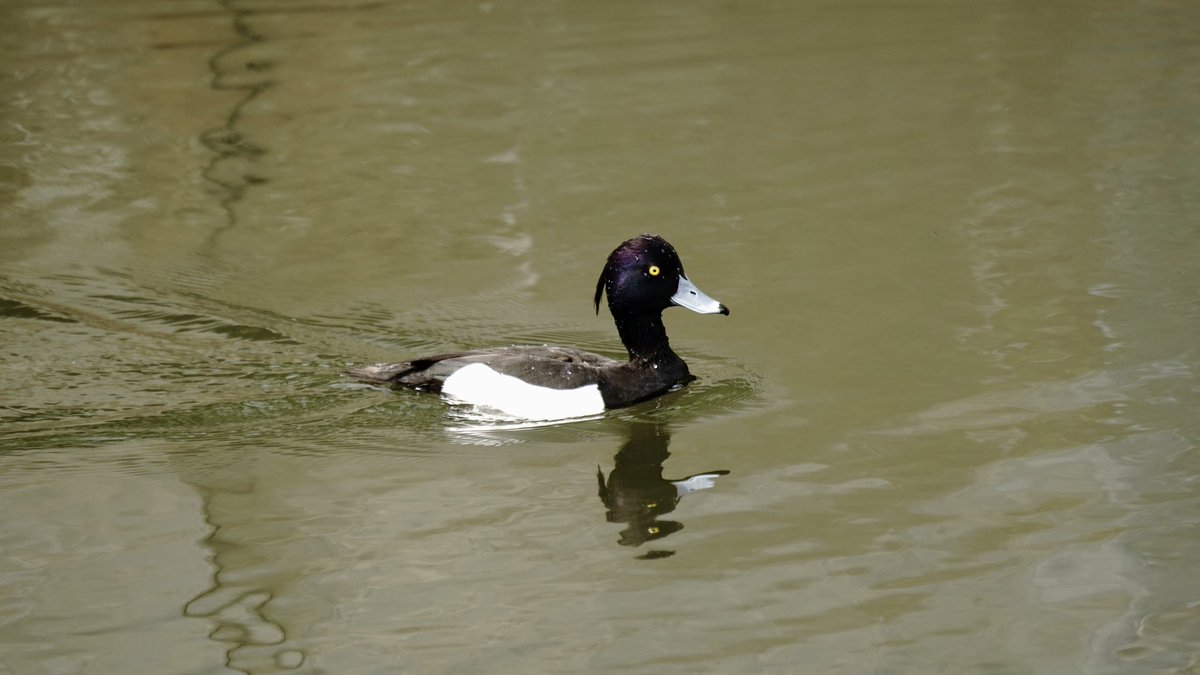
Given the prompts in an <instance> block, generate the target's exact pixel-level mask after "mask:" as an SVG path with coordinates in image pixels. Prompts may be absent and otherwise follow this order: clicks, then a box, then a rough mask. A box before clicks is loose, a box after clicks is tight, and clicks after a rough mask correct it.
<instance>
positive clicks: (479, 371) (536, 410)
mask: <svg viewBox="0 0 1200 675" xmlns="http://www.w3.org/2000/svg"><path fill="white" fill-rule="evenodd" d="M442 395H443V396H445V397H447V398H449V399H451V401H452V402H456V403H470V404H472V405H479V406H486V407H488V408H493V409H495V410H499V411H500V412H502V413H505V414H508V415H512V416H513V417H520V418H522V419H527V420H558V419H567V418H570V417H584V416H586V415H596V414H598V413H602V412H604V399H603V398H602V397H601V396H600V388H599V387H597V386H596V385H594V384H589V385H585V386H582V387H579V388H577V389H551V388H549V387H539V386H537V385H533V384H529V383H528V382H525V381H523V380H520V379H518V378H515V377H513V376H511V375H504V374H503V373H498V372H496V371H494V370H492V369H491V368H489V367H488V366H486V365H484V364H482V363H472V364H470V365H467V366H463V367H462V368H459V369H458V370H456V371H454V372H453V373H452V374H451V375H450V377H447V378H446V381H445V382H443V383H442Z"/></svg>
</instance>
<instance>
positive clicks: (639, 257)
mask: <svg viewBox="0 0 1200 675" xmlns="http://www.w3.org/2000/svg"><path fill="white" fill-rule="evenodd" d="M603 293H608V309H609V311H610V312H612V314H613V316H614V317H616V316H619V315H630V314H641V313H651V314H658V313H660V312H662V310H664V309H667V308H668V307H671V306H673V305H678V306H680V307H687V308H688V309H690V310H692V311H693V312H699V313H700V314H726V315H728V314H729V310H728V309H727V308H726V307H725V305H722V304H721V303H719V302H717V301H716V300H713V299H712V298H710V297H708V296H707V295H705V294H704V293H702V292H700V289H698V288H696V287H695V286H694V285H693V284H692V282H691V281H688V278H687V275H685V274H684V273H683V262H682V261H681V260H680V259H679V254H678V253H676V252H675V248H674V247H673V246H671V245H670V244H668V243H667V240H666V239H663V238H662V237H659V236H657V235H652V234H643V235H642V236H640V237H634V238H633V239H630V240H629V241H626V242H625V243H623V244H621V245H620V246H618V247H617V248H616V249H615V250H614V251H613V252H612V253H611V254H609V256H608V262H607V263H605V265H604V271H603V272H601V273H600V280H599V281H597V282H596V297H595V299H594V302H595V305H596V313H599V312H600V296H601V294H603Z"/></svg>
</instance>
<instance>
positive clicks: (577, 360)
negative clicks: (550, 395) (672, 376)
mask: <svg viewBox="0 0 1200 675" xmlns="http://www.w3.org/2000/svg"><path fill="white" fill-rule="evenodd" d="M472 363H482V364H484V365H486V366H488V367H489V368H491V369H492V370H494V371H496V372H498V373H501V374H504V375H510V376H512V377H517V378H520V379H521V380H523V381H525V382H528V383H529V384H533V385H537V386H541V387H548V388H550V389H575V388H578V387H582V386H586V385H589V384H597V383H598V382H599V381H600V372H601V371H602V370H603V369H605V368H612V367H615V366H619V365H621V362H620V361H616V360H615V359H610V358H608V357H606V356H601V355H599V354H593V353H591V352H585V351H582V350H579V349H572V348H570V347H553V346H550V345H542V346H532V345H529V346H524V345H519V346H512V347H498V348H495V349H476V350H472V351H465V352H453V353H449V354H437V355H434V356H425V357H421V358H417V359H413V360H411V361H402V362H399V363H381V364H376V365H373V366H367V367H365V368H355V369H352V370H348V371H346V374H347V375H349V376H350V377H353V378H355V379H357V380H360V381H363V382H370V383H373V384H386V385H389V386H392V387H405V388H408V389H418V390H421V391H432V392H439V391H441V390H442V383H443V382H445V380H446V378H447V377H449V376H450V375H451V374H453V373H454V372H455V371H457V370H458V369H459V368H462V367H464V366H468V365H470V364H472Z"/></svg>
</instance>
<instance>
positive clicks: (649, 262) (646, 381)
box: [347, 235, 729, 419]
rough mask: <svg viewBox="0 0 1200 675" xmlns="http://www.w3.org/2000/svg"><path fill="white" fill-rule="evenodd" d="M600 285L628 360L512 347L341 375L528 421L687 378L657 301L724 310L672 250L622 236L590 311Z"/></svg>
mask: <svg viewBox="0 0 1200 675" xmlns="http://www.w3.org/2000/svg"><path fill="white" fill-rule="evenodd" d="M605 293H607V295H608V306H609V311H610V312H611V313H612V315H613V320H614V321H615V323H616V325H617V332H618V333H619V334H620V336H621V341H622V343H623V344H624V345H625V348H626V350H627V351H628V352H629V360H628V361H624V362H622V361H618V360H616V359H611V358H608V357H606V356H601V355H599V354H593V353H591V352H586V351H582V350H579V349H574V348H571V347H560V346H554V345H517V346H509V347H496V348H490V349H477V350H471V351H463V352H454V353H448V354H437V355H433V356H425V357H420V358H415V359H411V360H409V361H403V362H399V363H388V364H377V365H374V366H367V367H364V368H358V369H354V370H350V371H347V374H348V375H350V376H351V377H354V378H356V379H358V380H361V381H364V382H370V383H375V384H385V385H388V386H392V387H397V388H407V389H415V390H418V391H427V392H440V393H441V394H443V395H444V396H446V397H447V398H448V399H451V400H452V401H455V402H465V403H472V404H475V405H481V406H485V407H488V408H494V409H497V410H500V411H501V412H504V413H507V414H510V415H513V416H516V417H522V418H526V419H558V418H565V417H578V416H584V415H593V414H597V413H600V412H603V411H604V410H605V409H609V408H621V407H624V406H628V405H632V404H634V403H638V402H640V401H644V400H646V399H649V398H653V397H654V396H658V395H660V394H663V393H666V392H667V391H670V390H671V389H673V388H676V387H679V386H682V385H685V384H687V383H688V382H690V381H692V380H693V379H695V377H694V376H693V375H692V374H691V372H690V371H689V370H688V367H687V364H686V363H684V361H683V359H681V358H679V356H678V355H677V354H675V352H674V351H672V350H671V347H670V342H669V340H668V339H667V334H666V329H665V328H664V327H663V323H662V311H663V310H664V309H667V308H668V307H672V306H682V307H687V308H688V309H691V310H692V311H695V312H699V313H701V314H725V315H728V314H729V310H728V309H727V308H726V307H725V305H723V304H721V303H719V302H717V301H716V300H713V299H712V298H710V297H708V296H707V295H705V294H704V293H702V292H700V290H699V289H698V288H696V287H695V285H693V284H692V283H691V281H689V280H688V278H687V276H686V275H685V274H684V272H683V263H682V262H681V261H680V260H679V256H678V254H676V252H675V249H674V248H673V247H672V246H671V245H670V244H669V243H667V242H666V240H664V239H662V238H661V237H657V236H653V235H643V236H641V237H635V238H633V239H630V240H628V241H626V242H624V243H622V244H621V245H620V246H618V247H617V248H616V249H615V250H614V251H613V252H612V253H611V254H610V255H609V257H608V261H607V263H606V264H605V266H604V270H603V271H602V272H601V274H600V279H599V281H598V282H597V284H596V294H595V298H594V304H595V307H596V311H597V313H599V308H600V299H601V296H602V295H603V294H605Z"/></svg>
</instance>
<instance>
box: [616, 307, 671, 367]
mask: <svg viewBox="0 0 1200 675" xmlns="http://www.w3.org/2000/svg"><path fill="white" fill-rule="evenodd" d="M614 319H616V323H617V333H618V334H619V335H620V336H621V342H622V343H623V344H624V345H625V349H627V350H629V360H630V361H631V362H635V363H636V362H643V363H663V362H669V361H678V360H679V357H678V356H677V355H676V354H675V352H673V351H671V342H670V340H668V339H667V329H666V328H665V327H664V326H663V322H662V315H661V314H659V313H641V314H633V315H629V316H624V317H614Z"/></svg>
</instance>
